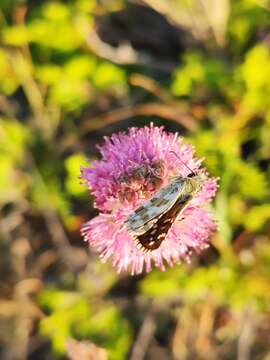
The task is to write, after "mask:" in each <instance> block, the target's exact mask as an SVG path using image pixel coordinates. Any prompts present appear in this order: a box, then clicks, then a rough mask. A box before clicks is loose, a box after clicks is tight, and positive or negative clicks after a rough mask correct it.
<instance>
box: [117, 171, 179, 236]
mask: <svg viewBox="0 0 270 360" xmlns="http://www.w3.org/2000/svg"><path fill="white" fill-rule="evenodd" d="M183 184H184V179H183V178H180V177H177V178H176V179H174V180H172V181H171V182H170V183H169V184H168V185H167V186H165V187H164V188H162V189H160V190H159V191H157V192H156V194H155V195H154V196H153V197H152V198H151V199H150V200H148V201H146V202H145V203H144V204H143V205H142V206H140V207H139V208H137V209H136V210H135V211H134V212H133V213H132V214H131V215H129V216H128V217H127V219H126V220H125V222H124V223H125V225H126V227H127V229H128V230H129V231H131V232H134V233H138V232H142V231H143V230H142V228H144V227H147V228H151V227H152V225H153V224H154V223H155V222H156V221H157V216H159V215H160V214H162V213H164V212H166V211H168V210H169V209H170V208H171V207H172V206H173V204H174V203H175V202H176V201H177V197H178V195H179V194H180V193H181V191H182V190H183ZM146 230H147V229H146Z"/></svg>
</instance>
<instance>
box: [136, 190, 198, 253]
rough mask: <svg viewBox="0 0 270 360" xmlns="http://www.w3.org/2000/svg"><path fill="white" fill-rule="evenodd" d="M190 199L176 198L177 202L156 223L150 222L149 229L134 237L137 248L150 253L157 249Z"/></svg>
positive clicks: (185, 197)
mask: <svg viewBox="0 0 270 360" xmlns="http://www.w3.org/2000/svg"><path fill="white" fill-rule="evenodd" d="M190 199H191V195H183V196H180V197H178V199H177V201H176V202H175V203H174V204H173V206H172V207H171V208H170V209H169V210H168V211H165V212H164V213H162V214H161V215H159V216H158V217H157V219H156V221H152V224H151V225H152V226H151V227H150V228H149V229H147V230H146V231H144V232H143V233H142V234H138V235H137V236H135V240H136V242H137V244H138V246H139V247H140V248H142V249H143V250H144V251H149V250H150V251H152V250H155V249H157V248H159V246H160V245H161V243H162V241H163V240H164V239H165V237H166V235H167V233H168V231H169V229H170V227H171V226H172V224H173V223H174V221H175V219H176V218H177V216H178V215H179V213H180V212H181V210H182V209H183V208H184V207H185V205H186V204H187V203H188V201H189V200H190Z"/></svg>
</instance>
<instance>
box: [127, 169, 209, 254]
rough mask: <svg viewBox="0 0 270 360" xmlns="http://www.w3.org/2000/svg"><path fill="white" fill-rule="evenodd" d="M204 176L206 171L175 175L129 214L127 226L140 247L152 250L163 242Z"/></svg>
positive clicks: (200, 184)
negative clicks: (183, 175) (185, 175)
mask: <svg viewBox="0 0 270 360" xmlns="http://www.w3.org/2000/svg"><path fill="white" fill-rule="evenodd" d="M205 178H206V176H205V174H203V173H198V174H194V173H191V174H190V175H189V176H187V177H182V176H178V177H175V178H173V179H172V180H171V182H170V183H169V184H167V185H166V186H164V187H162V188H161V189H160V190H159V191H157V192H156V193H155V194H154V195H153V197H152V198H150V199H149V200H147V201H146V202H145V203H144V204H143V205H141V206H140V207H138V208H137V209H136V210H135V211H134V212H133V213H132V214H130V215H129V216H128V217H127V219H126V220H125V221H124V223H125V226H126V228H127V230H128V232H129V233H130V234H131V236H132V237H133V238H134V239H135V241H136V242H137V244H138V246H139V247H140V248H142V249H143V250H144V251H149V250H155V249H157V248H158V247H159V246H160V245H161V243H162V241H163V240H164V239H165V237H166V235H167V233H168V231H169V229H170V227H171V226H172V224H173V223H174V221H175V220H176V219H177V217H178V216H179V215H180V213H181V212H182V211H183V209H184V208H185V207H186V206H187V205H188V203H189V202H190V200H191V199H192V198H193V196H194V195H195V194H196V193H197V192H198V191H199V190H200V188H201V186H202V184H203V182H204V180H205Z"/></svg>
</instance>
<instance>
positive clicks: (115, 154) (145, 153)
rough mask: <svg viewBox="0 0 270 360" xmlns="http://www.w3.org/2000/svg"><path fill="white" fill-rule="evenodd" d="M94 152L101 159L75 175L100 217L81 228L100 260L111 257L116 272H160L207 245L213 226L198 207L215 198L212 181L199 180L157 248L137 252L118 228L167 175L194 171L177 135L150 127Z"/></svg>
mask: <svg viewBox="0 0 270 360" xmlns="http://www.w3.org/2000/svg"><path fill="white" fill-rule="evenodd" d="M99 150H100V153H101V155H102V159H101V160H99V161H95V162H93V163H92V167H90V168H88V167H87V168H82V169H81V177H82V179H83V180H84V181H85V183H86V185H87V186H88V187H89V189H90V190H91V192H92V194H93V195H94V197H95V207H96V208H97V209H99V210H100V214H99V215H98V216H96V217H95V218H94V219H92V220H90V221H89V222H87V223H86V224H84V225H83V227H82V229H81V232H82V235H83V236H84V238H85V240H86V241H88V242H89V244H90V246H91V247H92V248H93V249H95V250H96V251H97V252H99V253H100V257H101V258H102V259H103V260H104V261H106V260H107V259H109V258H111V259H112V263H113V266H114V267H116V268H117V270H118V272H121V271H122V270H127V269H130V271H131V273H132V274H139V273H141V272H143V271H144V270H146V271H147V272H148V271H150V270H151V269H152V267H153V266H156V267H158V268H160V269H161V270H164V269H165V265H164V262H167V263H168V264H169V265H170V266H172V265H173V264H174V263H179V262H180V261H181V260H182V259H184V260H188V259H189V256H190V253H191V252H192V251H195V252H199V251H200V250H202V249H204V248H206V247H207V246H208V239H209V236H210V235H211V233H212V232H213V231H214V230H215V228H216V222H215V221H214V220H213V218H212V217H211V215H210V214H209V212H208V211H207V210H206V209H205V208H204V207H203V205H204V204H205V203H207V202H209V201H211V199H212V198H213V197H214V195H215V192H216V189H217V181H216V179H214V178H207V179H206V180H205V182H204V184H203V186H202V187H201V189H200V190H199V191H198V192H197V193H196V195H195V196H194V197H193V199H192V200H191V201H190V202H189V203H188V205H187V206H186V207H185V208H184V209H183V211H182V212H181V217H180V219H176V221H175V222H174V223H173V225H172V226H171V228H170V229H169V231H168V233H167V235H166V237H165V240H164V241H163V242H162V243H161V245H160V246H159V248H158V249H156V250H154V251H151V252H144V251H142V250H140V249H139V248H138V247H137V245H136V242H135V241H134V238H133V236H132V235H131V234H130V232H129V231H128V230H127V228H126V227H125V226H124V221H125V219H126V218H127V217H128V216H129V215H130V214H131V213H133V212H134V210H135V209H136V208H138V206H140V205H142V204H143V203H144V202H145V201H146V200H147V199H149V198H151V197H152V196H153V194H155V193H156V191H157V190H158V189H160V188H161V187H164V186H166V185H167V184H168V183H169V182H170V181H171V179H172V178H173V177H175V176H182V177H187V176H188V175H189V174H190V172H191V171H192V172H195V173H196V172H198V170H199V169H200V165H201V160H200V159H196V158H195V157H194V149H193V147H192V146H191V145H188V144H184V142H183V139H182V138H181V137H179V136H178V134H172V133H166V132H165V131H164V130H163V128H162V127H155V126H153V125H152V124H151V125H150V126H149V127H144V128H130V129H129V130H128V132H127V133H119V134H115V135H112V137H110V138H105V142H104V144H103V145H102V146H99Z"/></svg>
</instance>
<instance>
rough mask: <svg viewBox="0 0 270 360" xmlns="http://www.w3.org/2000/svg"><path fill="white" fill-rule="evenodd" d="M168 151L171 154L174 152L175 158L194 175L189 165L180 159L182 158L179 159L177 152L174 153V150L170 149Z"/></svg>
mask: <svg viewBox="0 0 270 360" xmlns="http://www.w3.org/2000/svg"><path fill="white" fill-rule="evenodd" d="M170 152H171V153H172V154H174V155H175V156H176V157H177V159H178V160H179V161H180V162H181V163H182V164H183V165H185V167H186V168H187V169H188V170H189V171H190V172H191V174H194V175H195V172H194V171H193V170H191V168H190V167H189V166H187V164H185V163H184V161H182V160H181V159H180V157H179V156H178V154H176V152H175V151H173V150H171V151H170Z"/></svg>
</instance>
